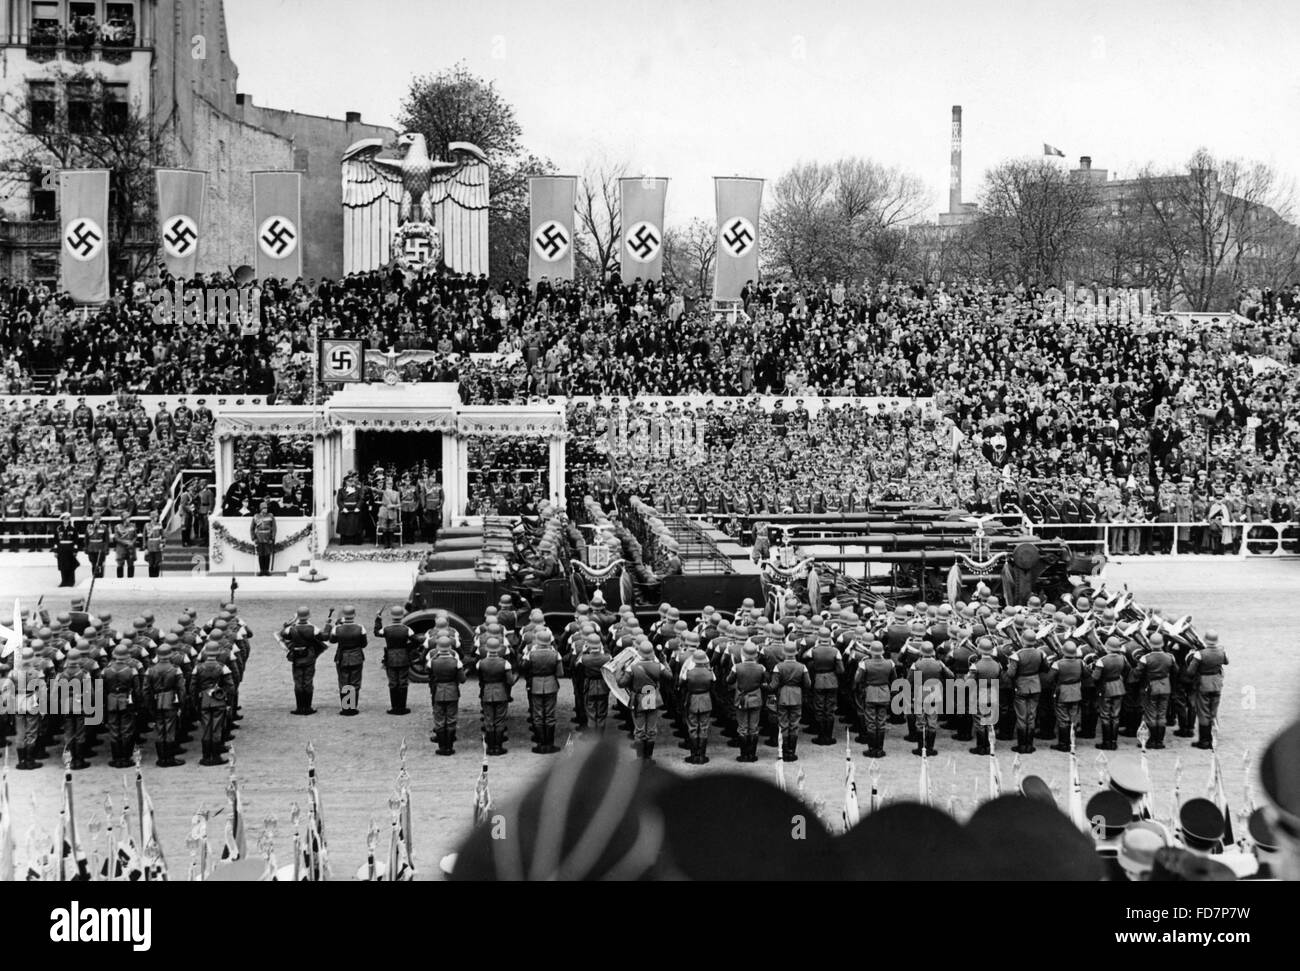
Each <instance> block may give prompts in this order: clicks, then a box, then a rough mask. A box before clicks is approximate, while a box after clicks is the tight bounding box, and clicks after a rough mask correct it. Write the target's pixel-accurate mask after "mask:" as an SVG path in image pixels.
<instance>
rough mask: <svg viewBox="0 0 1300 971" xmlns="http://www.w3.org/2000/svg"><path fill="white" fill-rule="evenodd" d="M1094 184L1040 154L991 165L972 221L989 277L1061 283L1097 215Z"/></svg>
mask: <svg viewBox="0 0 1300 971" xmlns="http://www.w3.org/2000/svg"><path fill="white" fill-rule="evenodd" d="M1097 202H1098V197H1097V190H1096V187H1095V186H1093V185H1092V184H1090V183H1088V182H1086V181H1083V180H1080V179H1073V178H1071V177H1070V176H1069V174H1068V173H1066V172H1062V171H1061V170H1060V169H1059V168H1057V167H1056V166H1054V165H1052V164H1050V163H1048V162H1044V161H1042V160H1039V159H1034V160H1011V161H1007V162H1003V163H1002V164H1000V165H998V166H995V167H994V168H992V169H990V170H989V171H988V172H987V173H986V174H985V177H984V187H983V190H982V192H981V194H980V216H979V218H978V219H977V220H976V222H975V224H974V227H973V228H974V233H975V235H976V236H977V237H979V239H977V240H975V241H974V242H975V248H976V250H977V251H978V252H981V253H983V254H987V257H988V261H989V267H988V270H989V271H990V272H989V275H990V276H1010V277H1014V278H1016V279H1018V280H1025V281H1031V280H1032V281H1036V282H1039V283H1044V284H1051V283H1061V282H1064V278H1065V276H1066V275H1067V273H1068V272H1069V270H1070V268H1072V267H1073V266H1075V265H1077V262H1078V259H1079V256H1080V253H1081V251H1082V249H1083V247H1084V245H1085V243H1086V241H1087V240H1088V239H1089V238H1090V234H1091V233H1092V232H1093V231H1094V230H1095V228H1096V227H1097V225H1098V222H1099V219H1100V210H1099V209H1098V206H1097Z"/></svg>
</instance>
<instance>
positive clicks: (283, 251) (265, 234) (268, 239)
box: [257, 216, 298, 260]
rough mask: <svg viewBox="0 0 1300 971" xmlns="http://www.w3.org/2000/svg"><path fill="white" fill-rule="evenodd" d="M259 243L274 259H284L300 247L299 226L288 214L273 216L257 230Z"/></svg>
mask: <svg viewBox="0 0 1300 971" xmlns="http://www.w3.org/2000/svg"><path fill="white" fill-rule="evenodd" d="M257 245H258V246H260V247H261V248H262V252H263V253H265V254H266V255H267V256H269V257H271V259H273V260H283V259H287V258H288V257H290V256H292V255H293V251H294V250H296V249H297V248H298V227H297V226H295V225H294V224H293V220H292V219H289V218H288V217H286V216H272V217H271V218H270V219H267V220H265V221H264V222H263V223H262V225H261V227H260V228H259V229H258V230H257Z"/></svg>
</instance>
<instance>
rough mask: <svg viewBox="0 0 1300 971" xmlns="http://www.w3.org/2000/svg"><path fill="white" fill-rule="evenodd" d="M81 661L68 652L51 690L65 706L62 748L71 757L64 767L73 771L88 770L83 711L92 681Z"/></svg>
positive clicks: (79, 653) (75, 650) (89, 695)
mask: <svg viewBox="0 0 1300 971" xmlns="http://www.w3.org/2000/svg"><path fill="white" fill-rule="evenodd" d="M84 657H85V655H83V654H82V653H81V651H79V650H77V649H76V648H75V647H74V648H73V649H72V650H70V651H68V654H67V657H66V658H65V659H64V662H63V670H62V671H60V672H59V673H58V675H57V676H56V677H55V689H56V691H57V692H58V696H59V698H60V699H61V700H62V701H63V702H65V704H64V710H63V711H62V712H61V714H62V715H63V744H64V746H65V747H66V748H67V750H68V752H69V753H70V754H71V756H72V762H71V764H70V765H69V766H68V767H69V768H71V769H74V770H80V769H88V768H90V763H89V762H87V761H86V752H85V746H86V708H87V704H88V703H89V702H90V698H91V694H90V691H91V684H92V680H91V677H90V674H89V672H87V671H86V670H85V668H84V667H83V666H82V660H83V658H84Z"/></svg>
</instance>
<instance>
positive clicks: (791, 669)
mask: <svg viewBox="0 0 1300 971" xmlns="http://www.w3.org/2000/svg"><path fill="white" fill-rule="evenodd" d="M790 608H791V609H789V611H788V612H787V613H785V614H784V615H783V616H781V617H779V618H778V619H777V620H775V621H771V620H769V619H768V618H766V617H765V616H764V615H763V614H762V613H761V611H759V610H758V609H757V608H755V606H754V605H753V603H752V602H751V601H746V602H745V603H744V604H742V606H741V607H740V608H739V609H738V610H737V612H736V614H735V616H734V618H733V619H732V620H727V619H725V618H724V617H722V616H721V615H720V614H719V613H718V612H717V611H715V610H713V609H712V608H708V607H706V608H705V610H704V612H703V614H702V615H701V617H700V619H699V621H698V623H697V624H696V625H695V626H694V627H693V628H692V627H691V625H689V624H688V623H687V622H686V621H684V620H682V619H681V618H680V614H679V612H678V611H677V610H676V609H675V608H673V607H672V606H671V605H669V604H663V605H661V607H660V617H659V619H658V620H657V621H655V622H654V623H653V624H652V625H650V628H649V630H647V631H645V632H643V631H642V630H641V625H640V624H639V623H638V621H637V619H636V617H635V615H634V614H633V613H632V612H631V611H630V610H629V609H627V608H623V612H622V614H621V615H620V616H615V615H613V614H611V613H610V612H609V611H607V610H605V609H604V606H603V604H602V605H596V604H593V607H592V608H589V609H585V610H584V608H581V607H580V608H579V613H578V616H577V618H576V619H575V621H574V623H573V624H571V625H570V628H569V629H568V630H566V632H565V635H564V637H563V638H562V644H561V648H562V649H565V648H567V653H568V656H569V657H570V659H571V661H570V669H571V672H572V673H573V676H574V687H575V697H577V698H583V697H584V694H586V693H589V692H590V693H594V694H596V695H597V696H598V698H597V706H599V705H600V704H601V702H600V701H599V696H600V694H601V692H602V691H603V690H605V689H604V688H603V687H602V686H601V685H600V684H593V682H594V680H595V679H593V678H592V677H590V672H592V671H593V670H594V669H595V668H596V667H597V666H598V664H599V655H598V654H597V656H596V657H589V658H588V657H583V658H579V655H580V654H581V651H580V650H579V649H577V648H575V638H578V637H580V638H581V639H582V643H583V644H585V645H586V647H585V650H589V651H598V649H600V650H603V649H608V651H609V652H610V655H611V657H615V658H617V657H621V658H622V659H623V663H618V662H614V667H616V668H617V669H618V670H617V672H616V674H617V676H618V677H619V678H621V679H624V680H626V678H627V677H629V676H631V677H632V678H633V679H634V681H635V683H634V684H633V685H631V686H632V687H635V689H636V691H637V697H636V698H634V699H630V701H629V703H628V704H627V705H625V706H622V705H621V706H620V713H621V715H622V716H623V717H624V718H626V719H628V720H630V721H631V722H632V723H633V726H632V730H633V733H634V736H635V737H636V739H637V740H638V742H640V743H645V742H647V741H648V742H650V743H651V751H653V741H654V737H655V734H656V732H654V731H653V730H649V731H648V730H647V727H646V725H645V724H643V723H644V722H645V721H647V720H649V721H653V720H654V717H653V716H650V717H649V719H646V718H640V719H639V718H638V714H637V713H638V708H639V706H640V707H641V710H645V711H650V710H652V709H651V708H650V704H651V702H655V703H656V707H655V709H654V710H657V709H659V708H662V709H664V710H666V711H667V713H668V715H669V717H670V718H671V719H672V720H673V722H674V723H675V726H676V731H677V734H678V735H680V736H682V737H683V739H684V741H683V743H682V744H683V747H685V748H689V749H691V750H692V753H691V757H690V758H688V759H687V761H688V762H699V761H707V755H706V754H705V753H706V749H707V744H708V724H709V723H710V722H711V721H717V722H719V723H720V724H721V725H722V729H723V733H724V734H725V735H727V736H729V737H730V738H731V741H730V742H729V744H730V745H731V746H732V747H738V748H740V749H741V752H740V756H739V758H740V760H741V761H754V760H755V757H756V748H757V744H758V741H757V740H756V736H762V735H764V734H765V735H766V736H767V739H766V741H767V744H768V745H769V746H772V747H776V746H777V745H780V746H781V747H782V752H781V755H782V757H783V758H785V759H787V760H789V761H793V760H794V759H795V758H796V757H797V756H796V754H795V753H796V749H797V743H798V737H799V729H800V726H801V725H807V726H809V727H810V729H811V731H812V732H813V734H814V736H815V738H814V743H815V744H821V745H828V744H832V743H833V742H834V734H835V721H836V715H837V714H839V715H840V716H841V717H842V718H843V720H844V721H845V722H846V723H847V724H850V725H854V726H856V728H857V730H858V736H857V740H858V742H859V743H863V744H866V745H867V746H868V749H867V752H866V754H867V755H868V756H870V757H873V758H879V757H883V756H884V754H885V740H886V735H887V730H888V725H890V724H900V725H902V724H906V726H907V730H908V731H907V735H906V736H905V739H906V740H907V741H911V742H915V743H916V748H914V749H913V750H912V751H913V754H916V755H920V754H922V752H923V751H925V752H926V753H927V754H930V755H934V754H937V749H936V747H935V746H936V744H937V735H938V731H939V729H940V727H943V726H946V727H948V728H949V729H952V730H954V731H955V733H956V734H955V738H956V739H958V740H962V741H974V742H975V743H976V744H975V746H974V747H973V748H972V749H971V752H972V753H973V754H978V755H982V754H987V753H988V751H989V743H990V735H992V734H996V736H997V737H998V738H1001V739H1007V740H1010V739H1012V738H1015V740H1016V745H1015V751H1017V752H1020V753H1025V754H1027V753H1031V752H1033V751H1035V746H1034V741H1035V739H1036V738H1041V739H1055V741H1056V744H1055V745H1053V746H1052V747H1053V748H1055V749H1057V750H1059V751H1068V750H1069V747H1070V734H1071V730H1072V729H1073V731H1074V733H1075V734H1076V736H1077V737H1079V738H1095V737H1096V736H1097V732H1098V730H1100V733H1101V741H1100V742H1098V743H1097V747H1098V748H1103V749H1116V748H1118V741H1117V740H1118V738H1119V737H1120V736H1121V735H1123V736H1127V737H1133V736H1137V735H1138V734H1139V726H1140V725H1142V724H1144V723H1145V725H1146V726H1147V737H1148V738H1149V740H1150V744H1149V747H1151V748H1164V747H1165V744H1164V738H1165V730H1166V726H1167V724H1168V723H1169V721H1168V720H1169V719H1174V720H1176V722H1177V724H1178V726H1179V730H1178V731H1177V732H1176V733H1175V734H1176V735H1178V736H1181V737H1191V736H1192V735H1193V732H1192V731H1191V722H1192V720H1193V719H1195V721H1196V723H1197V725H1198V728H1199V732H1198V734H1199V738H1198V741H1197V742H1195V743H1194V745H1195V746H1196V747H1199V748H1209V747H1211V745H1212V740H1211V733H1212V730H1213V725H1214V723H1215V720H1216V718H1217V712H1218V702H1219V697H1220V695H1221V692H1222V689H1223V669H1224V667H1225V666H1226V665H1227V655H1226V652H1225V650H1224V649H1223V647H1222V646H1221V645H1220V644H1219V643H1218V637H1217V635H1216V634H1215V633H1213V632H1207V633H1206V634H1205V637H1204V639H1203V640H1202V639H1201V638H1200V637H1198V636H1197V635H1196V634H1195V632H1194V631H1193V630H1192V629H1191V628H1190V626H1189V625H1188V624H1187V622H1186V621H1185V620H1184V621H1178V622H1174V623H1170V622H1169V621H1167V620H1165V619H1164V618H1163V617H1161V615H1160V614H1159V612H1158V610H1153V611H1149V612H1144V611H1141V610H1140V609H1138V608H1136V607H1134V606H1133V605H1132V602H1131V599H1130V598H1128V596H1127V595H1126V594H1125V595H1118V596H1117V595H1113V594H1107V593H1106V592H1105V591H1100V592H1099V593H1098V594H1096V595H1092V594H1091V593H1090V592H1088V591H1086V590H1083V591H1080V594H1079V596H1078V597H1077V599H1076V598H1075V597H1073V596H1067V597H1065V598H1063V600H1062V602H1061V604H1060V605H1059V606H1058V605H1053V604H1045V603H1043V602H1042V600H1041V599H1040V598H1038V597H1032V598H1030V600H1029V602H1028V604H1027V605H1026V606H1025V607H1019V608H1017V607H1006V606H1003V605H1001V604H1000V603H999V601H998V598H996V597H994V596H992V595H989V594H987V593H985V592H983V591H981V592H980V593H979V594H977V596H976V598H975V599H973V600H972V601H971V602H970V603H968V604H966V603H958V604H956V605H955V606H953V605H947V604H944V605H934V606H930V605H926V604H916V605H915V606H913V605H907V604H905V605H901V606H899V607H897V608H895V609H888V608H887V607H885V606H884V605H883V604H878V605H877V606H876V607H875V608H874V609H872V610H870V611H864V613H865V614H866V616H862V617H860V616H858V614H857V613H856V612H855V611H854V610H853V609H852V608H844V609H842V610H836V609H832V610H830V611H827V612H824V613H823V614H822V615H820V616H818V617H814V616H813V615H812V614H811V611H809V610H808V608H806V607H804V608H803V609H802V610H800V609H799V608H798V607H797V606H796V605H794V604H791V605H790ZM593 634H596V635H598V637H593V636H592V635H593ZM597 640H599V642H600V643H599V645H597ZM575 662H576V663H575ZM606 663H608V662H606ZM601 666H603V665H601ZM584 675H587V676H586V677H584ZM587 686H591V687H587ZM652 695H657V699H656V698H652V697H651V696H652ZM577 720H578V721H579V722H581V721H582V720H583V713H582V712H581V711H580V712H579V716H578V719H577ZM639 722H640V723H642V724H638V723H639Z"/></svg>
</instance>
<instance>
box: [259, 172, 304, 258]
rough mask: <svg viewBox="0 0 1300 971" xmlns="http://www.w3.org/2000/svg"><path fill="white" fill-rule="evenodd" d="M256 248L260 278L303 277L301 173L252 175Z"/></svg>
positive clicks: (261, 173) (262, 173)
mask: <svg viewBox="0 0 1300 971" xmlns="http://www.w3.org/2000/svg"><path fill="white" fill-rule="evenodd" d="M253 236H254V239H253V248H254V258H255V261H256V262H255V263H254V269H256V271H257V278H258V279H259V280H265V279H267V278H268V277H277V278H279V279H286V280H289V281H291V282H292V281H293V280H296V279H297V278H298V277H300V276H302V251H303V240H302V238H301V237H302V173H301V172H254V173H253Z"/></svg>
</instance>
